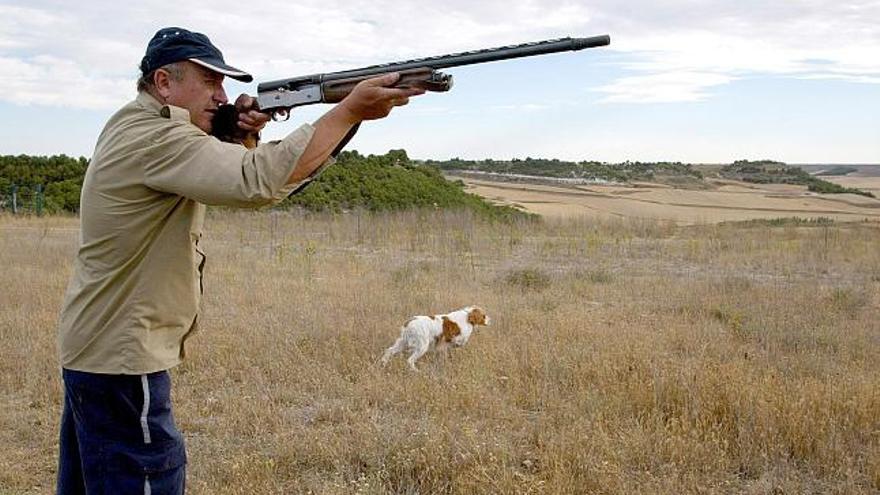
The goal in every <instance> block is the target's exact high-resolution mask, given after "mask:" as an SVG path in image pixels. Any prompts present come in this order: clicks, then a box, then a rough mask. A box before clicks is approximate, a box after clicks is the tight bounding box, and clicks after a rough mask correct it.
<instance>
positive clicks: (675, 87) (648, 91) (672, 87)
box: [597, 72, 732, 103]
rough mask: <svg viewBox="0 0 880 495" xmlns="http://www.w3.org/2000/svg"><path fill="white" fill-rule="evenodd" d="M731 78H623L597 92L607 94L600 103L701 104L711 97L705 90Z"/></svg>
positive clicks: (704, 74) (705, 75)
mask: <svg viewBox="0 0 880 495" xmlns="http://www.w3.org/2000/svg"><path fill="white" fill-rule="evenodd" d="M731 80H732V78H731V77H730V76H727V75H724V74H714V73H709V72H665V73H661V74H651V75H646V76H633V77H624V78H622V79H618V80H617V81H615V82H613V83H611V84H609V85H606V86H602V87H600V88H597V91H601V92H604V93H608V96H606V97H605V98H603V99H602V100H600V101H601V102H602V103H668V102H679V101H700V100H704V99H706V98H707V97H709V96H710V93H708V91H707V90H708V89H709V88H711V87H713V86H719V85H722V84H727V83H728V82H730V81H731Z"/></svg>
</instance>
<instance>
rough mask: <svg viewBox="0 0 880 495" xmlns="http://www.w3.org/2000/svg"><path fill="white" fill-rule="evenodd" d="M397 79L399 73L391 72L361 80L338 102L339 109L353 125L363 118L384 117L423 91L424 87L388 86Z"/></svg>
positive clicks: (374, 118)
mask: <svg viewBox="0 0 880 495" xmlns="http://www.w3.org/2000/svg"><path fill="white" fill-rule="evenodd" d="M398 79H400V74H398V73H397V72H393V73H391V74H385V75H383V76H379V77H374V78H371V79H366V80H363V81H361V82H360V83H358V84H357V86H355V87H354V89H353V90H352V91H351V93H350V94H349V95H348V96H346V97H345V98H344V99H343V100H342V101H340V102H339V105H338V107H339V110H341V111H343V112H344V114H345V115H346V117H347V118H348V120H349V122H350V123H351V124H352V125H354V124H357V123H359V122H361V121H364V120H376V119H381V118H385V117H387V116H388V114H389V113H391V109H393V108H394V107H399V106H402V105H406V104H407V103H409V99H410V97H412V96H418V95H421V94H423V93H424V92H425V90H424V89H416V88H408V89H403V88H391V87H389V86H392V85H393V84H394V83H396V82H397V80H398Z"/></svg>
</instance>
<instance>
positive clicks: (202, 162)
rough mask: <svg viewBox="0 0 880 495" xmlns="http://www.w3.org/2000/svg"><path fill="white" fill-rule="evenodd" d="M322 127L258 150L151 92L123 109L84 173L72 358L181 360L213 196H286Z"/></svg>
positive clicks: (85, 366)
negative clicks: (208, 129) (206, 128)
mask: <svg viewBox="0 0 880 495" xmlns="http://www.w3.org/2000/svg"><path fill="white" fill-rule="evenodd" d="M313 132H314V130H313V129H312V127H311V126H309V125H304V126H302V127H300V128H299V129H297V130H296V131H294V132H293V133H291V134H290V135H289V136H287V137H286V138H285V139H284V140H282V141H277V142H271V143H264V144H261V145H260V146H258V147H257V148H255V149H253V150H247V149H246V148H244V147H243V146H240V145H237V144H230V143H223V142H220V141H219V140H217V139H216V138H214V137H211V136H209V135H207V134H205V133H204V132H203V131H202V130H201V129H199V128H198V127H196V126H195V125H193V124H192V123H190V118H189V112H187V111H186V110H184V109H182V108H179V107H174V106H162V105H161V104H160V103H159V102H158V101H157V100H156V99H154V98H153V97H152V96H150V95H149V94H148V93H145V92H141V93H140V94H139V95H138V97H137V99H136V100H134V101H132V102H131V103H129V104H128V105H126V106H125V107H123V108H122V109H121V110H119V111H118V112H117V113H116V114H115V115H113V116H112V117H111V118H110V120H109V122H107V125H106V127H105V128H104V130H103V132H102V133H101V135H100V137H99V138H98V143H97V146H96V147H95V153H94V156H93V157H92V160H91V163H90V164H89V167H88V169H87V170H86V175H85V181H84V183H83V189H82V196H81V203H80V220H81V227H80V229H81V231H80V242H79V251H78V253H77V256H76V260H75V262H74V273H73V277H72V279H71V281H70V286H69V288H68V290H67V294H66V297H65V301H64V306H63V309H62V310H61V317H60V323H59V330H58V346H59V353H60V356H61V365H62V366H63V367H64V368H68V369H73V370H79V371H89V372H93V373H116V374H142V373H151V372H154V371H160V370H165V369H168V368H171V367H173V366H175V365H177V364H179V363H180V361H181V360H182V359H183V357H184V341H185V340H186V339H187V337H188V336H190V335H191V334H192V333H193V332H194V331H195V330H196V328H197V318H198V313H199V299H200V297H201V291H202V288H201V276H202V270H203V268H204V265H205V255H204V253H203V251H202V250H201V248H200V247H199V239H200V238H201V236H202V224H203V222H204V218H205V205H227V206H243V207H259V206H265V205H271V204H274V203H277V202H278V201H281V200H282V199H284V198H285V197H286V196H287V195H288V194H289V193H290V192H291V191H292V190H294V189H295V188H298V187H300V186H301V185H302V184H303V183H304V182H305V181H304V182H303V183H299V184H293V185H290V186H285V183H286V182H287V179H288V178H289V177H290V174H291V173H292V172H293V169H294V167H295V166H296V162H297V160H298V159H299V157H300V156H301V154H302V152H303V150H304V149H305V147H306V144H307V143H308V141H309V139H311V136H312V133H313ZM325 165H326V164H325ZM307 180H308V179H307Z"/></svg>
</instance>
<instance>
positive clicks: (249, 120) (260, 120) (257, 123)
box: [235, 94, 270, 133]
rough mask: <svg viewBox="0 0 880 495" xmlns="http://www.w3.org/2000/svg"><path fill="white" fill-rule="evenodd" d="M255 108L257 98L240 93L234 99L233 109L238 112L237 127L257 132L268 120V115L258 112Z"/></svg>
mask: <svg viewBox="0 0 880 495" xmlns="http://www.w3.org/2000/svg"><path fill="white" fill-rule="evenodd" d="M256 108H257V100H256V99H255V98H252V97H250V96H248V95H246V94H241V95H240V96H239V97H238V99H236V100H235V110H236V111H237V112H238V127H239V128H240V129H242V130H245V131H248V132H252V133H259V132H260V131H261V130H263V127H266V122H269V118H270V117H269V116H268V115H266V114H265V113H263V112H260V111H259V110H257V109H256Z"/></svg>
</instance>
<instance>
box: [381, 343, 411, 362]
mask: <svg viewBox="0 0 880 495" xmlns="http://www.w3.org/2000/svg"><path fill="white" fill-rule="evenodd" d="M404 347H406V342H404V339H403V337H400V338H399V339H397V341H395V342H394V345H392V346H391V347H389V348H388V349H385V354H383V355H382V366H385V365H386V364H388V360H389V359H391V356H393V355H395V354H397V353H398V352H400V351H402V350H403V348H404Z"/></svg>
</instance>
